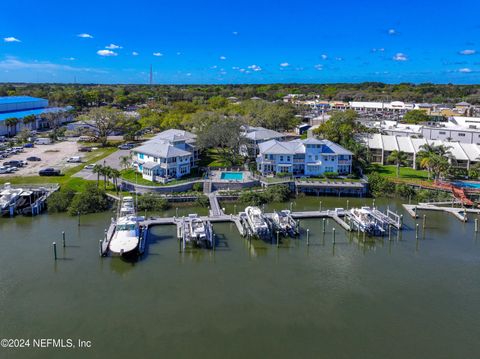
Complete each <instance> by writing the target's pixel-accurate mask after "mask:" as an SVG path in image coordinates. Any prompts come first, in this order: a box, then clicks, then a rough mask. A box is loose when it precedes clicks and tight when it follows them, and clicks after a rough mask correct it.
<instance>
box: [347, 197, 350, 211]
mask: <svg viewBox="0 0 480 359" xmlns="http://www.w3.org/2000/svg"><path fill="white" fill-rule="evenodd" d="M349 203H350V201H349V200H348V199H347V211H348V205H349Z"/></svg>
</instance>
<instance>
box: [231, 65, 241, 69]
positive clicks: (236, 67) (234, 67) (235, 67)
mask: <svg viewBox="0 0 480 359" xmlns="http://www.w3.org/2000/svg"><path fill="white" fill-rule="evenodd" d="M232 70H240V67H238V66H233V67H232Z"/></svg>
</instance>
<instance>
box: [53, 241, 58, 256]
mask: <svg viewBox="0 0 480 359" xmlns="http://www.w3.org/2000/svg"><path fill="white" fill-rule="evenodd" d="M53 258H55V260H57V243H55V242H53Z"/></svg>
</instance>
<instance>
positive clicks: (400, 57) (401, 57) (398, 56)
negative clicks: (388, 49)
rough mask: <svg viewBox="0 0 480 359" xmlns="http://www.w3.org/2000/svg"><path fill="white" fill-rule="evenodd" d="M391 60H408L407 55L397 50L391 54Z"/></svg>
mask: <svg viewBox="0 0 480 359" xmlns="http://www.w3.org/2000/svg"><path fill="white" fill-rule="evenodd" d="M393 60H394V61H407V60H408V57H407V55H405V54H403V53H401V52H397V53H396V54H395V56H393Z"/></svg>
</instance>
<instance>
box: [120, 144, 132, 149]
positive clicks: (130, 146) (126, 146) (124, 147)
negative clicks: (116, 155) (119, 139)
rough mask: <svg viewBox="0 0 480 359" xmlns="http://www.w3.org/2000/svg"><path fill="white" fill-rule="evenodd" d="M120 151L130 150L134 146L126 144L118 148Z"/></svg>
mask: <svg viewBox="0 0 480 359" xmlns="http://www.w3.org/2000/svg"><path fill="white" fill-rule="evenodd" d="M118 148H119V149H120V150H130V149H132V148H133V145H132V144H130V143H124V144H123V145H120V146H118Z"/></svg>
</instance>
